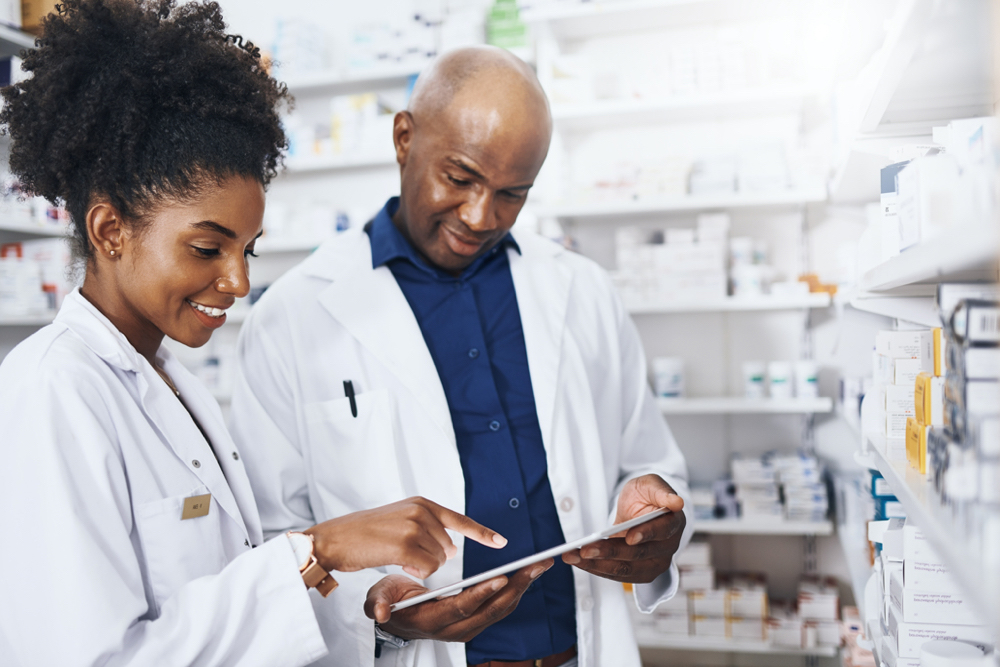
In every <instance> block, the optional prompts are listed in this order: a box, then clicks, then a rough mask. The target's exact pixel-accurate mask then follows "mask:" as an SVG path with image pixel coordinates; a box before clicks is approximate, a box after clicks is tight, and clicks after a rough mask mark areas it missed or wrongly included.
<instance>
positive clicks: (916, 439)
mask: <svg viewBox="0 0 1000 667" xmlns="http://www.w3.org/2000/svg"><path fill="white" fill-rule="evenodd" d="M906 462H907V463H909V464H910V465H911V466H913V467H914V468H917V469H919V468H920V424H918V423H917V420H916V419H914V418H913V417H907V418H906Z"/></svg>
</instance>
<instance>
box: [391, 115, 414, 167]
mask: <svg viewBox="0 0 1000 667" xmlns="http://www.w3.org/2000/svg"><path fill="white" fill-rule="evenodd" d="M392 143H393V145H394V146H395V147H396V162H397V163H398V164H399V166H400V167H405V166H406V158H407V157H409V155H410V146H411V145H412V144H413V115H412V114H410V112H409V111H400V112H399V113H397V114H396V117H395V118H394V119H393V121H392Z"/></svg>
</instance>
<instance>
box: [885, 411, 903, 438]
mask: <svg viewBox="0 0 1000 667" xmlns="http://www.w3.org/2000/svg"><path fill="white" fill-rule="evenodd" d="M907 419H909V417H908V415H907V414H906V413H905V412H887V413H886V415H885V437H887V438H905V437H906V420H907Z"/></svg>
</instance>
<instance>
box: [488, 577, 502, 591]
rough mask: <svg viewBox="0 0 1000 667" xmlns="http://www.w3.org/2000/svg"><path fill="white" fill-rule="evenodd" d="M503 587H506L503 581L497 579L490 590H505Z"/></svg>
mask: <svg viewBox="0 0 1000 667" xmlns="http://www.w3.org/2000/svg"><path fill="white" fill-rule="evenodd" d="M503 586H504V581H503V579H497V580H496V581H494V582H493V584H492V585H491V586H490V588H492V589H493V590H494V591H498V590H500V589H501V588H503Z"/></svg>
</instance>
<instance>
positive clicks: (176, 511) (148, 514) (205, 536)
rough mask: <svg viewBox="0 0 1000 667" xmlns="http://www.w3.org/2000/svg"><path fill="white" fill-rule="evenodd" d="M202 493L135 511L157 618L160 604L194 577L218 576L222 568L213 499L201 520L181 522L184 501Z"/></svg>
mask: <svg viewBox="0 0 1000 667" xmlns="http://www.w3.org/2000/svg"><path fill="white" fill-rule="evenodd" d="M206 493H208V487H206V486H204V485H202V486H199V487H197V488H195V489H193V490H192V491H191V492H190V493H186V494H184V495H182V496H171V497H169V498H161V499H160V500H153V501H150V502H147V503H142V504H140V505H137V506H136V507H135V510H134V514H135V522H136V527H137V528H138V530H139V540H140V541H141V543H142V551H143V556H144V558H145V561H146V570H147V576H148V578H149V584H150V586H151V588H152V589H153V597H154V599H155V600H156V605H157V615H159V608H160V607H162V606H163V603H164V602H165V601H166V600H168V599H169V598H170V597H171V596H173V595H174V594H175V593H176V592H177V590H178V589H179V588H180V587H181V586H183V585H185V584H186V583H188V582H189V581H192V580H194V579H197V578H198V577H203V576H205V575H209V574H218V573H219V572H221V571H222V569H223V568H224V567H225V566H226V554H225V549H224V547H223V544H222V525H221V511H220V509H219V506H218V503H216V501H215V498H214V497H213V498H212V500H211V501H210V502H209V507H208V514H206V515H205V516H199V517H196V518H192V519H181V515H182V514H183V512H184V501H185V500H186V499H188V498H190V497H192V496H200V495H203V494H206Z"/></svg>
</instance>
